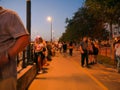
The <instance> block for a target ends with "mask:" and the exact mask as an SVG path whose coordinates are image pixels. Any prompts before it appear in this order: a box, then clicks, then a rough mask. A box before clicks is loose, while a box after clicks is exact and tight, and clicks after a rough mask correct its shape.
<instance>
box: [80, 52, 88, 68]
mask: <svg viewBox="0 0 120 90" xmlns="http://www.w3.org/2000/svg"><path fill="white" fill-rule="evenodd" d="M85 60H86V66H88V54H87V53H84V54H81V66H83V65H84V63H85Z"/></svg>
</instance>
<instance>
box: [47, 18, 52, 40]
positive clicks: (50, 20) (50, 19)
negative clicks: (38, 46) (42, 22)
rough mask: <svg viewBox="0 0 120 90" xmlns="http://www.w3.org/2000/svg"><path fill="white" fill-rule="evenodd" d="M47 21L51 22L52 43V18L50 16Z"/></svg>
mask: <svg viewBox="0 0 120 90" xmlns="http://www.w3.org/2000/svg"><path fill="white" fill-rule="evenodd" d="M47 20H48V21H49V22H50V32H51V42H52V17H50V16H48V17H47Z"/></svg>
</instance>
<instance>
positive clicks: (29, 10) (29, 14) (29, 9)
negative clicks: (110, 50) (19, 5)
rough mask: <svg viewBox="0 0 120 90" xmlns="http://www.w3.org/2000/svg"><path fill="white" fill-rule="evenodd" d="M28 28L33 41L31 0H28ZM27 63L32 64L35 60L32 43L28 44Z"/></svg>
mask: <svg viewBox="0 0 120 90" xmlns="http://www.w3.org/2000/svg"><path fill="white" fill-rule="evenodd" d="M26 4H27V5H26V6H27V7H26V8H27V14H26V17H27V29H28V32H29V34H30V41H31V0H27V3H26ZM27 63H28V64H32V63H33V61H32V60H31V44H29V45H28V47H27Z"/></svg>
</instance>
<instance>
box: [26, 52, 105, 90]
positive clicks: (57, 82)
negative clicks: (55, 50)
mask: <svg viewBox="0 0 120 90" xmlns="http://www.w3.org/2000/svg"><path fill="white" fill-rule="evenodd" d="M72 58H73V57H70V56H68V55H67V56H63V55H61V54H57V55H56V56H55V57H53V60H52V61H51V62H50V66H48V67H47V68H46V70H47V72H46V73H43V74H38V75H37V76H36V78H35V79H34V80H33V82H32V83H31V85H30V86H29V88H28V90H107V88H106V87H105V86H104V85H103V84H102V83H101V82H99V81H98V80H97V79H96V78H94V77H93V76H92V75H91V74H89V73H88V72H87V70H85V68H82V67H81V66H80V65H79V64H78V63H76V62H75V61H74V60H72Z"/></svg>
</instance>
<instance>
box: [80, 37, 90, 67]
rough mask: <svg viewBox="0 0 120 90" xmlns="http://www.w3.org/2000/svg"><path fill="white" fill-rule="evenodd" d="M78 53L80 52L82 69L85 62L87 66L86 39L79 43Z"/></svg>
mask: <svg viewBox="0 0 120 90" xmlns="http://www.w3.org/2000/svg"><path fill="white" fill-rule="evenodd" d="M80 52H81V66H82V67H84V64H85V60H86V67H89V66H88V40H87V37H84V38H83V41H82V42H81V43H80Z"/></svg>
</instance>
